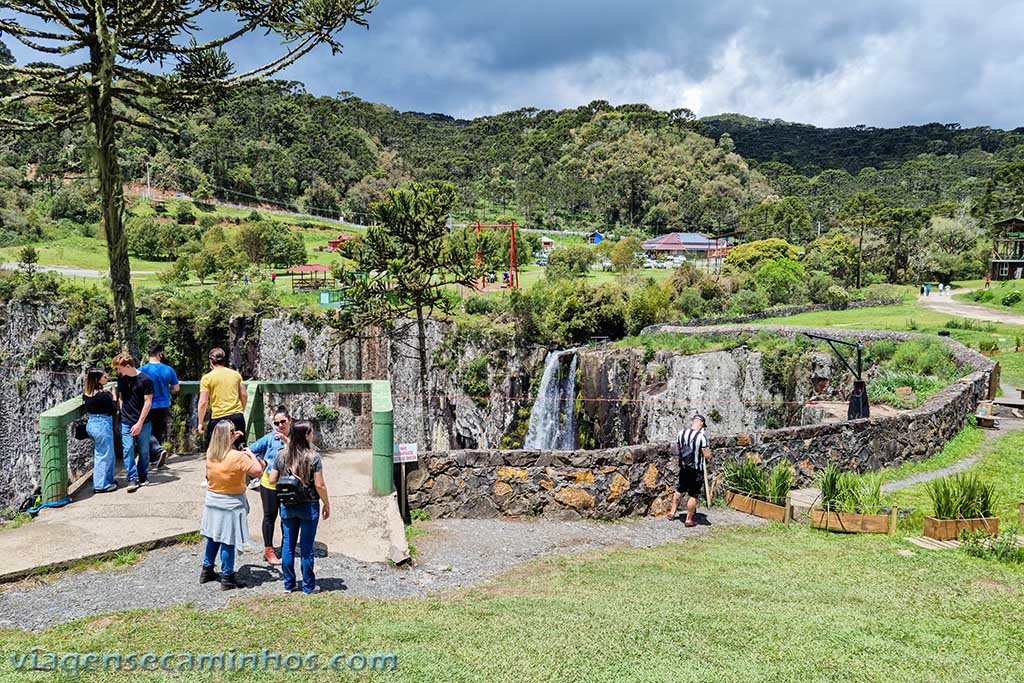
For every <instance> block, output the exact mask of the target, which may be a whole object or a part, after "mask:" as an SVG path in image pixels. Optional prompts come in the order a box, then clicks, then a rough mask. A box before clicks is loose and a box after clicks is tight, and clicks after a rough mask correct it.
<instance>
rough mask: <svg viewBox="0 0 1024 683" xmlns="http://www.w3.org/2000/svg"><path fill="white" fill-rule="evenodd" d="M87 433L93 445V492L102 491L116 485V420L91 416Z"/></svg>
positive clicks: (107, 416)
mask: <svg viewBox="0 0 1024 683" xmlns="http://www.w3.org/2000/svg"><path fill="white" fill-rule="evenodd" d="M85 431H87V432H89V436H91V437H92V443H93V456H92V490H93V491H101V490H103V489H105V488H107V487H108V486H110V485H111V484H113V483H114V418H113V417H111V416H110V415H90V416H89V421H88V422H86V423H85Z"/></svg>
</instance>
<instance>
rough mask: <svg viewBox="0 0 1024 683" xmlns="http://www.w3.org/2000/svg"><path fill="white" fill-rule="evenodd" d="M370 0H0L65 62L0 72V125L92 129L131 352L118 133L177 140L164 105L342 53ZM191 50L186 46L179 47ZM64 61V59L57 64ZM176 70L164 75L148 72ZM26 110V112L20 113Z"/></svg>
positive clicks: (17, 23)
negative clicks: (233, 24) (239, 46)
mask: <svg viewBox="0 0 1024 683" xmlns="http://www.w3.org/2000/svg"><path fill="white" fill-rule="evenodd" d="M376 2H377V0H233V1H232V2H219V1H215V0H20V1H13V0H4V1H3V2H2V3H0V7H3V8H4V9H6V10H7V11H8V14H7V16H5V17H4V18H2V19H0V31H2V32H3V33H4V34H5V35H7V36H10V37H12V38H14V39H15V40H17V41H19V42H21V43H22V44H24V45H25V46H27V47H28V48H30V49H32V50H33V51H35V52H37V53H40V54H42V55H54V56H59V57H60V58H61V61H62V65H56V64H30V65H27V66H18V65H15V64H5V65H0V80H2V82H3V83H4V85H5V86H6V88H7V90H8V92H9V93H10V94H9V95H8V96H7V97H6V98H5V99H4V100H3V105H2V106H3V110H2V112H0V114H2V115H0V127H3V128H4V129H6V130H13V131H16V132H30V131H37V130H59V129H64V128H69V127H79V126H80V127H88V128H89V130H91V133H92V136H93V145H94V149H93V162H94V163H95V166H96V171H97V175H98V178H99V189H100V197H101V200H102V205H103V228H104V232H105V234H106V242H107V256H108V259H109V261H110V279H111V287H112V289H113V293H114V318H115V321H116V327H117V335H118V337H119V339H120V341H121V342H122V343H123V344H126V345H127V346H128V348H129V349H131V350H135V347H136V339H135V300H134V294H133V292H132V285H131V265H130V262H129V258H128V242H127V238H126V235H125V230H124V210H125V206H124V191H123V184H122V183H123V178H122V175H121V166H120V158H119V152H118V150H119V147H118V140H119V139H120V138H121V137H122V135H123V132H124V128H135V129H144V130H149V131H155V132H158V133H164V134H171V135H175V134H176V133H177V129H176V126H175V122H174V120H173V119H172V117H171V116H170V115H169V114H168V111H167V109H166V108H165V106H163V105H173V106H174V108H175V109H176V110H178V111H180V110H182V109H187V108H189V107H194V106H197V105H201V104H205V103H206V100H207V99H208V97H209V96H210V95H212V94H215V93H216V92H217V91H218V90H219V89H220V88H223V87H228V86H235V85H238V84H241V83H245V82H247V81H253V80H256V79H261V78H266V77H268V76H272V75H274V74H276V73H278V72H280V71H281V70H282V69H284V68H286V67H287V66H289V65H291V64H292V63H294V62H296V61H297V60H299V59H300V58H302V57H303V56H305V55H306V54H308V53H309V52H310V51H311V50H313V49H314V48H316V47H317V46H319V45H328V46H329V47H330V48H331V50H332V52H334V53H337V52H339V51H340V50H341V44H340V43H339V42H338V40H337V34H338V33H339V32H340V31H341V30H342V29H343V28H344V27H345V26H346V25H348V24H349V23H353V24H356V25H360V26H366V25H367V22H366V15H367V14H368V13H369V12H370V11H371V10H372V9H373V8H374V7H375V6H376ZM225 12H230V13H233V14H236V15H237V16H238V18H239V22H238V26H237V28H234V29H233V30H232V31H231V32H230V33H227V34H225V35H222V36H220V37H217V38H214V39H212V40H209V41H206V42H203V43H199V42H196V40H195V38H194V35H195V33H197V32H198V30H199V26H200V25H205V24H207V23H209V22H211V21H213V20H214V18H215V17H216V16H217V15H221V14H222V13H225ZM254 32H265V33H273V34H276V35H277V36H279V37H280V38H281V39H282V40H283V41H284V42H285V44H286V47H285V48H284V50H283V52H282V54H281V55H280V56H278V57H277V58H275V59H273V60H271V61H269V62H267V63H265V64H263V65H262V66H258V67H256V68H253V69H250V70H248V71H246V72H244V73H240V74H236V73H234V65H233V64H232V63H231V61H230V60H229V59H228V57H227V55H226V54H225V52H224V51H223V48H224V47H225V46H227V45H229V44H231V43H233V42H234V41H236V40H237V39H239V38H241V37H242V36H245V35H247V34H250V33H254ZM186 40H187V41H188V42H185V41H186ZM76 59H77V62H76ZM65 60H66V61H65ZM166 63H171V64H173V65H174V69H173V71H172V72H170V73H154V71H155V69H154V67H161V66H163V65H164V64H166ZM25 103H28V104H31V105H34V106H33V107H31V108H28V109H26V107H25V106H24V105H25Z"/></svg>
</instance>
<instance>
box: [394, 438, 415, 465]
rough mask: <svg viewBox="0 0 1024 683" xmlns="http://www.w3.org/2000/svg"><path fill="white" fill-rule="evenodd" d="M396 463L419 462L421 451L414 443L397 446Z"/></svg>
mask: <svg viewBox="0 0 1024 683" xmlns="http://www.w3.org/2000/svg"><path fill="white" fill-rule="evenodd" d="M394 457H395V463H396V464H397V463H407V462H416V461H417V460H419V449H418V448H417V446H416V444H414V443H396V444H395V456H394Z"/></svg>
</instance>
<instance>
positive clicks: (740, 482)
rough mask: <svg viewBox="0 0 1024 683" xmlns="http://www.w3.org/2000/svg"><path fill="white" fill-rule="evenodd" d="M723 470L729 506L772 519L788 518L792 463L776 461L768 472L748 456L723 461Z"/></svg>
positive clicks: (786, 519) (792, 483)
mask: <svg viewBox="0 0 1024 683" xmlns="http://www.w3.org/2000/svg"><path fill="white" fill-rule="evenodd" d="M724 472H725V487H726V491H725V502H726V503H727V504H728V505H729V507H731V508H732V509H734V510H739V511H740V512H745V513H747V514H748V515H754V516H755V517H761V518H762V519H769V520H772V521H775V522H788V521H789V520H790V518H791V516H790V508H789V492H790V491H792V490H793V485H794V484H795V483H796V476H795V474H794V472H793V466H792V465H791V464H789V463H788V462H786V463H779V464H777V465H776V466H775V467H773V468H772V470H771V472H768V471H767V470H765V469H764V468H763V467H761V466H760V465H759V464H757V463H756V462H755V461H753V460H751V459H749V458H748V459H747V460H746V461H744V462H742V463H735V462H728V463H726V464H725V467H724Z"/></svg>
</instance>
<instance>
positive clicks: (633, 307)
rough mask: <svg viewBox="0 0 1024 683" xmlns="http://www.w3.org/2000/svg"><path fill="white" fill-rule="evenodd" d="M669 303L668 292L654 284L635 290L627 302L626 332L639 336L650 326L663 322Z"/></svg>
mask: <svg viewBox="0 0 1024 683" xmlns="http://www.w3.org/2000/svg"><path fill="white" fill-rule="evenodd" d="M668 303H669V301H668V292H666V291H665V290H664V289H662V288H661V287H659V286H658V285H655V284H653V283H652V284H649V285H647V286H646V287H644V288H642V289H637V290H633V292H632V293H631V294H630V296H629V300H628V301H627V302H626V311H625V323H626V332H627V333H628V334H639V333H640V330H642V329H643V328H645V327H647V326H648V325H653V324H654V323H657V322H661V321H663V320H664V319H665V315H666V313H667V311H668Z"/></svg>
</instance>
